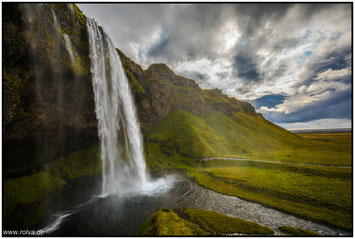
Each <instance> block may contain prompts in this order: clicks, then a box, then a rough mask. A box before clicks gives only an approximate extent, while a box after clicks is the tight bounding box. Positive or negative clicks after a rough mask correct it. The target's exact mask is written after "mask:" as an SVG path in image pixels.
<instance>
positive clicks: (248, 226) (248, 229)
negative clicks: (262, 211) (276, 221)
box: [182, 208, 274, 235]
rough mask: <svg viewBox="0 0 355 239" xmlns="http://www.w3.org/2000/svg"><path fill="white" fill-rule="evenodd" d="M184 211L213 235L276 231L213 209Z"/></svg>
mask: <svg viewBox="0 0 355 239" xmlns="http://www.w3.org/2000/svg"><path fill="white" fill-rule="evenodd" d="M182 213H184V214H186V215H187V216H188V218H189V220H190V221H192V222H194V223H196V224H198V225H199V226H200V227H201V228H202V229H203V230H205V231H206V232H208V233H209V234H211V235H225V234H232V233H240V234H273V233H274V231H273V230H272V229H271V228H268V227H265V226H261V225H259V224H257V223H255V222H251V221H247V220H244V219H240V218H235V217H229V216H226V215H223V214H220V213H217V212H213V211H208V210H200V209H192V208H189V209H184V210H182Z"/></svg>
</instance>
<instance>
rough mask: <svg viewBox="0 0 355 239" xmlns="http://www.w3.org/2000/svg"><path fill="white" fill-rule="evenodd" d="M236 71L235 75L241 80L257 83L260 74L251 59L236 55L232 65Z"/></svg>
mask: <svg viewBox="0 0 355 239" xmlns="http://www.w3.org/2000/svg"><path fill="white" fill-rule="evenodd" d="M233 66H234V67H235V69H236V75H237V77H239V78H242V79H243V80H245V81H246V82H259V81H260V73H259V70H258V66H257V64H256V63H255V61H254V60H253V58H252V57H251V56H249V55H247V54H244V53H238V54H237V55H236V56H235V57H234V65H233Z"/></svg>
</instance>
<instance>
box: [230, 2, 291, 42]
mask: <svg viewBox="0 0 355 239" xmlns="http://www.w3.org/2000/svg"><path fill="white" fill-rule="evenodd" d="M292 6H293V5H292V4H284V3H282V4H237V5H234V9H235V12H236V15H237V16H238V20H239V21H238V24H239V26H240V27H241V28H242V29H243V34H244V35H247V36H250V35H253V34H254V32H255V31H256V30H259V29H260V27H262V26H263V25H265V23H266V22H267V20H271V21H273V22H274V21H279V20H280V19H282V18H283V17H284V16H285V15H286V14H287V12H288V10H289V9H290V8H291V7H292Z"/></svg>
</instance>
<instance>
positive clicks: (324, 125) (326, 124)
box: [278, 118, 351, 130]
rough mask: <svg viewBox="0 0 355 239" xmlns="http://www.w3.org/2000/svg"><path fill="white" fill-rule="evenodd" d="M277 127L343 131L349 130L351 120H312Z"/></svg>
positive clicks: (280, 124)
mask: <svg viewBox="0 0 355 239" xmlns="http://www.w3.org/2000/svg"><path fill="white" fill-rule="evenodd" d="M278 125H279V126H281V127H283V128H285V129H290V130H292V129H293V130H295V129H335V128H339V129H342V128H343V129H344V128H351V120H349V119H327V118H326V119H319V120H312V121H309V122H307V123H304V122H296V123H279V124H278Z"/></svg>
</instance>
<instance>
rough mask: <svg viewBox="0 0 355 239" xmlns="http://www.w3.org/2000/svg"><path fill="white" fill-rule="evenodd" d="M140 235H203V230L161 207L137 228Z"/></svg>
mask: <svg viewBox="0 0 355 239" xmlns="http://www.w3.org/2000/svg"><path fill="white" fill-rule="evenodd" d="M138 235H141V236H203V235H206V234H205V232H204V231H203V230H202V229H201V228H199V227H198V226H197V225H196V224H194V223H191V222H189V221H186V220H184V219H182V218H180V217H179V216H178V215H176V213H175V212H174V211H172V210H171V209H168V208H161V209H160V210H159V211H158V212H157V213H156V214H155V215H154V216H153V217H152V218H150V219H148V220H147V221H146V222H144V223H143V225H142V226H141V227H140V229H139V230H138Z"/></svg>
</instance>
